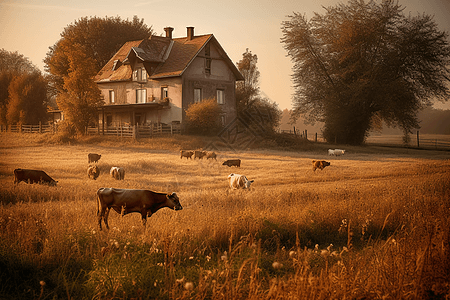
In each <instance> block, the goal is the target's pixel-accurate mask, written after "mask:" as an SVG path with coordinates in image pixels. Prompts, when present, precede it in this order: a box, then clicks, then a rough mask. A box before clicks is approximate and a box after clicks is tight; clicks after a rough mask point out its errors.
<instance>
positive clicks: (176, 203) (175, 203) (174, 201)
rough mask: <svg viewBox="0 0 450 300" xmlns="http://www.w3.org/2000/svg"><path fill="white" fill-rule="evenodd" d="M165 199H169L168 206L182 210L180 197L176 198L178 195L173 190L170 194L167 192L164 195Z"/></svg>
mask: <svg viewBox="0 0 450 300" xmlns="http://www.w3.org/2000/svg"><path fill="white" fill-rule="evenodd" d="M166 197H167V200H169V205H170V208H172V209H174V210H182V209H183V206H181V204H180V198H178V195H177V194H176V193H175V192H173V193H172V194H167V195H166Z"/></svg>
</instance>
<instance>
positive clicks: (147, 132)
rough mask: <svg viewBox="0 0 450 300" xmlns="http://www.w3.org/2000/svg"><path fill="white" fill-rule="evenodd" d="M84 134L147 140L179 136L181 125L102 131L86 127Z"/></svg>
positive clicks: (128, 127)
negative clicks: (165, 136) (155, 137)
mask: <svg viewBox="0 0 450 300" xmlns="http://www.w3.org/2000/svg"><path fill="white" fill-rule="evenodd" d="M86 133H87V134H90V135H95V134H99V135H108V136H120V137H132V138H148V137H153V136H159V135H173V134H180V133H181V125H180V124H163V123H154V124H149V125H136V126H108V127H105V128H104V129H103V128H100V127H88V128H87V130H86Z"/></svg>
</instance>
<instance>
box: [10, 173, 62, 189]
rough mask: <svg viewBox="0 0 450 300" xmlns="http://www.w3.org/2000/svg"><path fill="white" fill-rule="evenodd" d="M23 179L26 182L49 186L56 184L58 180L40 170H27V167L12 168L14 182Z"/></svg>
mask: <svg viewBox="0 0 450 300" xmlns="http://www.w3.org/2000/svg"><path fill="white" fill-rule="evenodd" d="M21 181H24V182H26V183H39V184H48V185H50V186H56V184H57V183H58V181H55V180H54V179H53V178H51V177H50V176H48V175H47V173H45V172H44V171H41V170H29V169H15V170H14V183H17V184H18V183H20V182H21Z"/></svg>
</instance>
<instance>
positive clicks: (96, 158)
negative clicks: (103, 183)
mask: <svg viewBox="0 0 450 300" xmlns="http://www.w3.org/2000/svg"><path fill="white" fill-rule="evenodd" d="M101 157H102V156H101V155H99V154H96V153H89V154H88V164H90V163H96V162H98V161H99V159H100V158H101Z"/></svg>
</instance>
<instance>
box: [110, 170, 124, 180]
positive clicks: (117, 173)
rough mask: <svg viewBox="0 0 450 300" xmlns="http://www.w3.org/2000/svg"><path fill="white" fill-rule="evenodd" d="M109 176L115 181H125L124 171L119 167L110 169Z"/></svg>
mask: <svg viewBox="0 0 450 300" xmlns="http://www.w3.org/2000/svg"><path fill="white" fill-rule="evenodd" d="M109 174H110V175H111V177H112V178H114V179H117V180H124V179H125V170H124V169H123V168H120V167H111V170H110V171H109Z"/></svg>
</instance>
